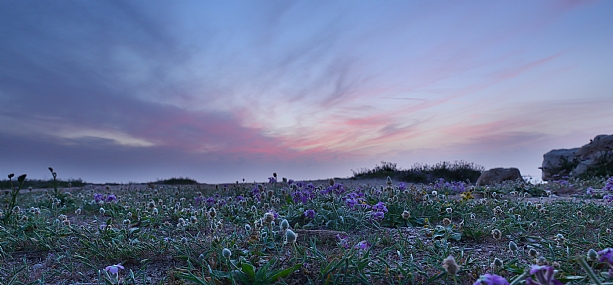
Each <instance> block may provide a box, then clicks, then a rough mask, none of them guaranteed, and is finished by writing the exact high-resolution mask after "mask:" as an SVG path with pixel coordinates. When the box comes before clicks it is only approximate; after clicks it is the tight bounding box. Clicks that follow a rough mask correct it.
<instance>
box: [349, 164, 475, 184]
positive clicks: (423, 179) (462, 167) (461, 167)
mask: <svg viewBox="0 0 613 285" xmlns="http://www.w3.org/2000/svg"><path fill="white" fill-rule="evenodd" d="M484 170H485V168H484V167H483V166H481V165H477V164H474V163H469V162H465V161H454V162H447V161H443V162H439V163H437V164H435V165H427V164H421V163H416V164H414V165H413V166H412V167H411V168H409V169H399V168H398V166H397V164H396V163H392V162H385V161H382V162H381V165H376V166H375V168H374V169H368V168H362V169H358V170H353V169H352V170H351V172H353V178H355V179H361V178H386V177H388V176H389V177H391V178H392V179H394V180H396V181H404V182H413V183H434V182H436V181H437V180H438V179H440V178H443V179H445V181H470V182H471V183H475V182H476V181H477V179H478V178H479V176H480V175H481V173H482V172H483V171H484Z"/></svg>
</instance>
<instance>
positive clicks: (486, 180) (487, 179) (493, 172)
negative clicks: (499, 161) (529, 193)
mask: <svg viewBox="0 0 613 285" xmlns="http://www.w3.org/2000/svg"><path fill="white" fill-rule="evenodd" d="M517 179H522V178H521V173H520V172H519V169H517V168H514V167H511V168H502V167H499V168H492V169H490V170H487V171H484V172H483V173H481V176H479V179H477V183H476V184H477V185H492V184H496V183H501V182H503V181H507V180H512V181H514V180H517Z"/></svg>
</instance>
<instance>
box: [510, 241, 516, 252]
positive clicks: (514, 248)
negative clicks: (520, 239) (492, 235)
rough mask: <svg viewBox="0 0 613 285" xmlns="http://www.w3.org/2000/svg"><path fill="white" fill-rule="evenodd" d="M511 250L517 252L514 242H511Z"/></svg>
mask: <svg viewBox="0 0 613 285" xmlns="http://www.w3.org/2000/svg"><path fill="white" fill-rule="evenodd" d="M509 249H510V250H511V251H517V244H516V243H515V242H514V241H510V242H509Z"/></svg>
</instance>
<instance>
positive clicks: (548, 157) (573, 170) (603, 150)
mask: <svg viewBox="0 0 613 285" xmlns="http://www.w3.org/2000/svg"><path fill="white" fill-rule="evenodd" d="M612 162H613V135H598V136H596V137H595V138H594V139H592V140H590V142H589V143H588V144H586V145H584V146H582V147H579V148H571V149H554V150H551V151H550V152H548V153H546V154H545V155H543V165H542V166H541V167H540V169H541V170H542V171H543V174H542V179H543V180H544V181H550V180H556V179H560V178H563V177H565V176H567V177H581V176H584V175H586V174H588V173H589V172H590V171H593V170H595V169H596V168H598V167H603V166H604V167H606V166H607V165H610V164H612Z"/></svg>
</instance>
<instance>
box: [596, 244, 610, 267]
mask: <svg viewBox="0 0 613 285" xmlns="http://www.w3.org/2000/svg"><path fill="white" fill-rule="evenodd" d="M598 256H600V259H599V260H598V261H600V262H607V263H609V264H612V265H613V249H612V248H610V247H609V248H605V249H603V250H601V251H599V252H598Z"/></svg>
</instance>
